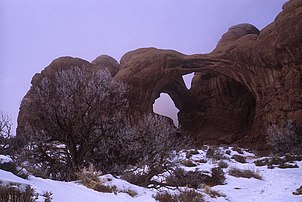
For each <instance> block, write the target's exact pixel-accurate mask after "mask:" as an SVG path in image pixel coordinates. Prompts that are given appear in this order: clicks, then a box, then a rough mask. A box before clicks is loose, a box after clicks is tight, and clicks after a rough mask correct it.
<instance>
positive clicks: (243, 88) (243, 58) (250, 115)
mask: <svg viewBox="0 0 302 202" xmlns="http://www.w3.org/2000/svg"><path fill="white" fill-rule="evenodd" d="M82 64H83V65H87V66H92V67H99V68H103V67H110V72H111V74H112V75H115V76H114V78H115V79H117V80H120V81H122V82H124V83H126V84H127V85H128V98H129V101H130V107H131V109H132V110H131V111H132V113H133V114H134V115H139V114H143V113H146V112H152V105H153V103H154V101H155V99H157V98H158V97H159V95H160V93H162V92H165V93H167V94H169V95H170V97H171V98H172V100H173V101H174V103H175V106H176V107H177V108H178V109H179V110H180V112H179V114H178V117H179V122H180V124H181V125H182V127H183V128H184V129H185V130H187V131H188V133H189V134H191V135H192V136H194V137H196V139H197V140H198V141H200V142H208V143H215V144H216V143H238V144H241V145H244V146H253V147H257V148H258V149H263V148H266V144H265V140H266V130H267V128H268V127H269V126H270V125H271V124H279V125H281V124H282V123H283V122H284V121H285V120H289V119H292V120H295V121H297V123H298V125H300V126H302V1H301V0H291V1H289V2H287V3H285V4H284V6H283V11H282V12H281V13H280V14H279V15H278V16H277V17H276V19H275V21H274V22H273V23H271V24H270V25H268V26H267V27H265V28H264V29H263V30H261V31H259V30H258V29H257V28H256V27H254V26H253V25H250V24H240V25H236V26H233V27H231V28H230V29H229V30H228V31H227V32H226V33H225V34H224V35H223V36H222V38H221V40H220V41H219V42H218V45H217V47H216V48H215V49H214V50H213V51H212V52H211V53H208V54H195V55H184V54H181V53H179V52H176V51H173V50H160V49H156V48H142V49H138V50H135V51H131V52H128V53H126V54H125V55H124V56H123V57H122V59H121V61H120V64H118V63H117V62H116V61H115V60H114V59H112V58H110V57H109V56H101V57H98V58H97V59H96V60H95V61H93V62H92V63H89V62H87V61H82V60H80V59H74V58H61V59H58V60H55V62H53V63H52V64H51V65H50V66H49V67H47V68H46V69H45V70H44V71H42V73H41V74H38V75H37V76H35V77H34V78H33V81H32V85H35V79H36V78H37V77H38V76H47V71H55V69H56V66H68V65H82ZM192 72H194V73H195V75H194V78H193V81H192V87H191V89H187V88H186V86H185V84H184V81H183V79H182V76H183V75H185V74H189V73H192ZM24 99H30V91H29V92H28V94H27V95H26V96H25V98H24ZM26 118H27V117H26V109H25V108H24V107H23V106H22V105H21V108H20V113H19V119H18V126H19V127H22V125H23V123H24V120H25V119H26Z"/></svg>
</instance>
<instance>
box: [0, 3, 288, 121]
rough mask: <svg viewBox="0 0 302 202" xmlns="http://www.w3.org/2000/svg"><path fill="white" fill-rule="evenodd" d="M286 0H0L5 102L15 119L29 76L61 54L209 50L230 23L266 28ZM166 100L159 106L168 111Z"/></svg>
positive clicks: (0, 74)
mask: <svg viewBox="0 0 302 202" xmlns="http://www.w3.org/2000/svg"><path fill="white" fill-rule="evenodd" d="M285 1H286V0H120V1H117V0H0V110H1V111H2V112H4V113H6V114H8V115H9V116H10V117H11V119H12V121H13V123H14V126H16V119H17V114H18V111H19V105H20V102H21V100H22V98H23V96H24V95H25V94H26V92H27V91H28V90H29V88H30V81H31V78H32V76H33V75H34V74H35V73H37V72H41V71H42V70H43V69H44V68H45V67H46V66H48V65H49V64H50V62H51V61H52V60H54V59H55V58H57V57H60V56H73V57H80V58H83V59H85V60H88V61H92V60H93V59H95V58H96V57H97V56H99V55H101V54H108V55H110V56H112V57H114V58H115V59H117V60H119V59H120V58H121V56H122V55H123V54H125V53H126V52H128V51H130V50H133V49H137V48H141V47H157V48H161V49H174V50H177V51H179V52H182V53H185V54H193V53H207V52H210V51H211V50H213V49H214V48H215V46H216V44H217V42H218V40H219V39H220V37H221V35H222V34H223V33H225V32H226V31H227V29H228V28H229V27H230V26H232V25H235V24H239V23H251V24H253V25H255V26H256V27H257V28H258V29H262V28H264V27H265V26H266V25H268V24H269V23H271V22H272V21H273V20H274V19H275V17H276V15H277V14H278V13H279V12H280V11H281V10H282V5H283V3H284V2H285ZM164 103H167V101H164ZM165 105H168V106H170V107H171V104H169V103H168V104H159V105H158V107H157V111H158V110H160V111H165V110H168V111H170V109H169V108H167V109H166V106H165Z"/></svg>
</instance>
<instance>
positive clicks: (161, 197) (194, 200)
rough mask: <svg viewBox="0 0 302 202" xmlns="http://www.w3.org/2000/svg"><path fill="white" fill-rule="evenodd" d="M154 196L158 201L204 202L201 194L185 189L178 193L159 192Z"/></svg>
mask: <svg viewBox="0 0 302 202" xmlns="http://www.w3.org/2000/svg"><path fill="white" fill-rule="evenodd" d="M154 198H155V200H156V201H159V202H178V201H179V202H205V200H204V198H203V195H202V194H200V193H198V192H196V191H195V190H186V191H182V192H181V193H179V194H171V193H169V192H162V193H160V192H159V193H157V194H156V195H155V196H154Z"/></svg>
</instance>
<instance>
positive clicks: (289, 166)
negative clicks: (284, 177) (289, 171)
mask: <svg viewBox="0 0 302 202" xmlns="http://www.w3.org/2000/svg"><path fill="white" fill-rule="evenodd" d="M278 168H282V169H286V168H299V166H298V165H297V164H294V165H292V164H288V163H282V164H280V165H279V166H278Z"/></svg>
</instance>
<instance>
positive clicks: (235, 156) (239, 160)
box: [232, 154, 246, 163]
mask: <svg viewBox="0 0 302 202" xmlns="http://www.w3.org/2000/svg"><path fill="white" fill-rule="evenodd" d="M232 159H234V160H235V161H237V162H239V163H246V160H245V157H244V156H241V155H237V154H235V155H233V156H232Z"/></svg>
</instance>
